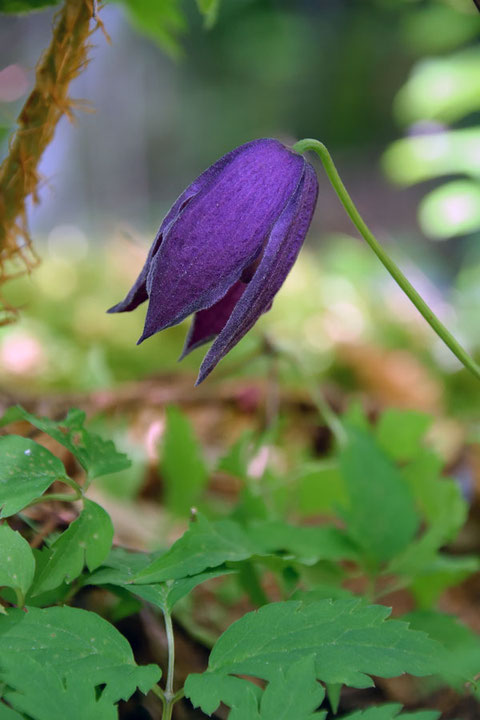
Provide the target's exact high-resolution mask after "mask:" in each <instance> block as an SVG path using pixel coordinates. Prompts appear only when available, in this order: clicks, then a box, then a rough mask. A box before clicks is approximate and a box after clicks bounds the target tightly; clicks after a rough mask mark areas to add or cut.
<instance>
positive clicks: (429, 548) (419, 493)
mask: <svg viewBox="0 0 480 720" xmlns="http://www.w3.org/2000/svg"><path fill="white" fill-rule="evenodd" d="M441 469H442V463H441V460H440V459H439V458H438V457H437V456H436V455H435V454H434V453H432V452H431V451H430V450H426V449H424V450H423V451H422V452H421V453H420V454H419V455H418V456H417V457H416V458H415V460H413V461H412V462H411V463H409V464H408V465H407V466H406V467H405V468H403V471H402V474H403V476H404V478H405V480H406V481H407V483H408V484H409V485H410V488H411V489H412V492H413V493H414V495H415V498H416V500H417V504H418V506H419V507H420V511H421V513H422V515H423V518H424V521H425V523H426V530H425V532H424V534H423V535H422V537H420V538H419V539H418V540H414V541H413V542H412V543H411V544H410V545H409V546H408V547H406V548H405V550H404V552H402V553H400V554H399V555H398V556H397V557H395V558H393V560H392V562H391V563H390V565H389V571H390V572H392V573H395V574H400V575H407V576H412V577H413V576H415V575H420V574H424V573H426V574H429V573H430V572H432V569H434V568H435V566H436V565H437V563H438V562H441V560H438V554H437V551H438V549H439V548H441V547H442V546H443V545H445V544H447V543H448V542H450V541H451V540H453V539H454V538H455V537H456V535H457V533H458V531H459V529H460V528H461V527H462V526H463V524H464V523H465V520H466V516H467V512H468V506H467V503H466V502H465V500H464V499H463V496H462V492H461V489H460V487H459V485H458V483H456V482H454V481H453V480H450V479H448V478H444V477H441V475H440V473H441ZM437 567H438V565H437Z"/></svg>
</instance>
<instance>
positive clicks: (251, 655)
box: [185, 600, 442, 707]
mask: <svg viewBox="0 0 480 720" xmlns="http://www.w3.org/2000/svg"><path fill="white" fill-rule="evenodd" d="M389 614H390V609H389V608H386V607H383V606H380V605H370V606H366V605H363V604H362V602H361V601H358V600H337V601H335V602H332V601H329V600H326V601H319V602H315V603H309V604H304V603H301V602H292V601H287V602H278V603H271V604H269V605H265V606H264V607H262V608H260V610H258V611H256V612H251V613H247V614H246V615H244V616H243V617H242V618H241V619H240V620H237V622H235V623H233V625H231V626H230V627H229V628H228V629H227V630H226V631H225V632H224V633H223V635H222V636H221V637H220V638H219V639H218V640H217V642H216V643H215V645H214V647H213V650H212V652H211V654H210V659H209V663H208V670H207V671H206V673H204V674H203V675H197V676H195V675H189V677H188V678H187V681H186V684H185V694H186V695H187V697H189V698H190V699H191V701H192V702H193V704H194V705H200V704H202V703H203V704H202V707H204V703H205V701H206V700H207V702H208V701H209V696H208V691H207V693H206V692H205V688H202V682H203V680H202V678H206V681H205V682H206V683H207V684H208V687H211V683H210V682H209V677H208V676H209V675H210V674H214V675H215V677H216V680H217V682H216V691H215V693H216V694H215V696H213V695H211V697H210V700H211V704H210V705H209V707H211V705H212V704H213V701H214V700H215V699H216V698H217V697H219V696H220V697H222V689H221V688H222V683H223V678H224V677H225V676H229V675H230V674H236V675H237V674H241V675H250V676H254V677H258V678H262V679H263V680H267V681H269V682H271V681H274V680H275V678H276V677H277V676H278V673H280V672H283V673H286V672H288V670H289V668H290V667H291V665H292V664H293V663H296V662H298V661H300V660H302V659H304V658H305V657H308V656H312V657H313V658H314V659H315V676H316V678H317V679H319V680H322V681H323V682H327V683H336V684H340V683H341V684H347V685H351V686H352V687H358V688H363V687H369V686H371V685H373V681H372V680H371V678H370V677H368V676H369V675H378V676H381V677H394V676H396V675H400V674H402V673H404V672H408V673H410V674H412V675H420V676H422V675H430V674H432V673H433V672H434V670H435V663H436V658H438V657H439V656H441V654H442V648H441V646H440V645H439V644H438V643H436V642H434V641H433V640H431V639H430V638H429V637H428V636H427V635H425V634H424V633H418V632H416V631H415V630H410V629H409V627H408V625H407V624H406V623H404V622H400V621H398V620H387V617H388V615H389ZM191 678H192V679H191ZM193 678H195V679H193ZM205 687H206V686H205Z"/></svg>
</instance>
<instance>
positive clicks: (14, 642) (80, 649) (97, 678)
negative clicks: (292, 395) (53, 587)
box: [0, 606, 161, 702]
mask: <svg viewBox="0 0 480 720" xmlns="http://www.w3.org/2000/svg"><path fill="white" fill-rule="evenodd" d="M0 637H1V645H2V658H3V657H4V656H7V655H11V654H17V656H18V658H19V661H23V659H24V658H25V657H30V658H31V659H32V660H35V661H36V662H38V663H39V664H40V665H45V664H49V665H51V666H52V668H53V669H54V670H55V671H56V672H57V673H58V674H60V675H61V677H62V678H68V677H71V676H82V677H83V679H84V680H85V682H88V683H89V684H91V685H95V686H96V685H103V684H105V685H106V688H105V690H104V691H103V694H104V695H105V696H106V697H108V698H109V700H110V701H111V702H117V701H118V700H120V699H123V700H127V699H128V698H129V697H130V696H131V695H132V694H133V693H134V692H135V690H136V688H137V687H139V688H140V690H141V691H142V692H144V693H146V692H148V691H149V690H150V688H151V687H152V685H153V684H154V683H156V682H158V680H159V678H160V675H161V671H160V668H159V667H158V666H156V665H145V666H140V667H139V666H138V665H136V663H135V660H134V657H133V653H132V649H131V647H130V645H129V644H128V642H127V640H126V639H125V638H124V637H123V635H121V634H120V633H119V632H118V630H117V629H116V628H115V627H114V626H113V625H111V624H110V623H109V622H107V621H106V620H104V619H103V618H101V617H100V616H99V615H97V614H96V613H93V612H88V611H87V610H81V609H79V608H72V607H67V606H64V607H50V608H45V609H40V608H35V607H28V608H27V611H26V612H24V611H23V610H20V609H16V608H15V609H11V610H9V611H8V614H7V615H0Z"/></svg>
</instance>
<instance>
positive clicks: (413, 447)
mask: <svg viewBox="0 0 480 720" xmlns="http://www.w3.org/2000/svg"><path fill="white" fill-rule="evenodd" d="M432 420H433V418H432V417H430V415H426V414H425V413H421V412H418V411H417V410H396V409H394V408H391V409H389V410H386V411H385V412H384V413H383V414H382V416H381V417H380V420H379V421H378V425H377V427H376V433H375V434H376V437H377V440H378V443H379V445H380V446H381V447H382V448H383V449H384V450H385V452H387V453H388V454H389V455H390V457H391V458H393V459H394V460H397V461H405V460H412V459H413V458H414V457H415V456H416V455H417V454H418V453H419V452H420V450H421V440H422V438H423V436H424V435H425V433H426V431H427V430H428V428H429V426H430V425H431V424H432Z"/></svg>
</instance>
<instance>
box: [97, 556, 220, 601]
mask: <svg viewBox="0 0 480 720" xmlns="http://www.w3.org/2000/svg"><path fill="white" fill-rule="evenodd" d="M151 560H152V556H149V555H147V554H146V553H132V552H127V551H125V550H122V549H121V548H113V550H112V552H111V553H110V555H109V557H108V558H107V560H106V561H105V564H104V566H103V567H101V568H100V569H99V570H98V571H97V572H95V573H93V574H92V575H90V576H89V577H88V578H86V580H85V584H92V585H107V586H116V587H121V588H123V589H125V590H127V591H129V592H131V593H132V594H133V595H136V596H138V597H140V598H142V599H143V600H146V601H147V602H149V603H151V604H152V605H156V606H157V607H159V608H160V609H161V610H162V611H163V612H166V613H171V612H172V610H173V608H174V606H175V605H176V603H177V602H179V601H180V600H181V599H182V598H183V597H185V595H188V593H189V592H191V591H192V590H193V589H194V588H195V587H196V586H197V585H200V584H201V583H204V582H206V581H207V580H211V579H212V578H215V577H219V576H221V575H228V574H230V573H232V572H234V571H233V570H230V569H228V568H225V567H219V568H217V569H215V570H209V571H207V572H203V573H199V574H197V575H193V576H191V577H187V578H182V579H179V580H167V581H166V582H159V583H152V584H150V585H138V584H136V585H133V584H132V582H133V580H134V579H135V576H136V575H137V573H139V572H140V571H141V570H142V569H143V568H144V567H146V566H148V565H149V564H150V562H151Z"/></svg>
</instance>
